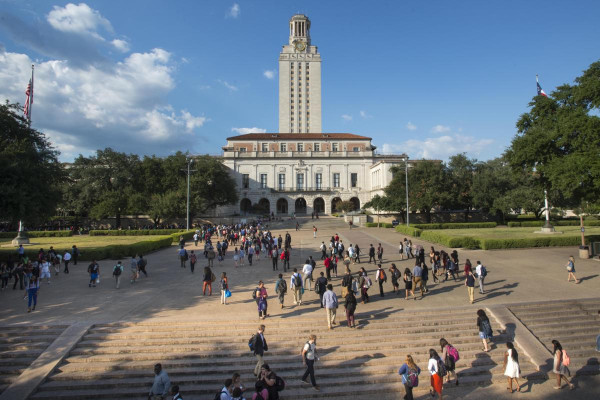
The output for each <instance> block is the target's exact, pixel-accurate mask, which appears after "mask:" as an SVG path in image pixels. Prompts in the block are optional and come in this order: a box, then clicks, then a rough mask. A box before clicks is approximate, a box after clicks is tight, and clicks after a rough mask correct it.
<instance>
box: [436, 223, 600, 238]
mask: <svg viewBox="0 0 600 400" xmlns="http://www.w3.org/2000/svg"><path fill="white" fill-rule="evenodd" d="M555 229H556V230H557V231H558V232H563V233H562V234H556V235H544V234H541V233H534V232H535V231H536V230H537V231H539V230H540V228H483V229H439V230H436V232H440V233H442V234H444V235H448V236H461V237H464V236H471V237H473V238H476V239H516V238H539V237H540V236H542V237H543V236H577V237H579V236H580V235H581V231H580V228H579V227H578V226H557V227H555ZM585 233H586V235H600V227H598V226H594V227H589V228H585Z"/></svg>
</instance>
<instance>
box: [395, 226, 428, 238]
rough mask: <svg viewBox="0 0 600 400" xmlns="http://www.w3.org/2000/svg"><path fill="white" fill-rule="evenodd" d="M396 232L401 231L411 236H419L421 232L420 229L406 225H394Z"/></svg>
mask: <svg viewBox="0 0 600 400" xmlns="http://www.w3.org/2000/svg"><path fill="white" fill-rule="evenodd" d="M396 232H399V233H403V234H405V235H409V236H412V237H419V236H421V233H422V232H423V231H422V230H421V229H418V228H414V227H412V226H406V225H396Z"/></svg>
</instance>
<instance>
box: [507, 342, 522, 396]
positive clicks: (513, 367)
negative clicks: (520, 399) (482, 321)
mask: <svg viewBox="0 0 600 400" xmlns="http://www.w3.org/2000/svg"><path fill="white" fill-rule="evenodd" d="M506 348H507V350H506V353H504V375H505V376H507V377H508V386H507V387H506V389H507V390H508V391H510V392H511V393H512V392H513V386H512V383H513V381H515V384H516V385H517V392H520V391H521V386H520V385H519V372H520V370H521V368H520V367H519V353H517V350H516V349H515V346H514V345H513V344H512V342H506Z"/></svg>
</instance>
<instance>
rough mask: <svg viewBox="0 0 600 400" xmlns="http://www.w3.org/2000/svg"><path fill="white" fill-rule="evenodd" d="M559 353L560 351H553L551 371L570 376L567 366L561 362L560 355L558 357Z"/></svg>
mask: <svg viewBox="0 0 600 400" xmlns="http://www.w3.org/2000/svg"><path fill="white" fill-rule="evenodd" d="M560 353H561V352H560V351H557V352H555V353H554V365H553V367H552V372H554V373H555V374H561V375H564V376H571V371H569V368H568V367H567V366H566V365H563V363H562V357H560ZM559 358H560V360H559ZM559 361H560V362H559Z"/></svg>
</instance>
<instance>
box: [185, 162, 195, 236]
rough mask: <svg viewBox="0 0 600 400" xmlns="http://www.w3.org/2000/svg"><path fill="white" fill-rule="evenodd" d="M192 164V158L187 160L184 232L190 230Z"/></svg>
mask: <svg viewBox="0 0 600 400" xmlns="http://www.w3.org/2000/svg"><path fill="white" fill-rule="evenodd" d="M193 163H194V159H193V158H191V157H190V158H188V159H187V204H186V219H185V225H186V230H188V231H189V230H190V172H194V171H195V170H190V167H191V166H192V164H193Z"/></svg>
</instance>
